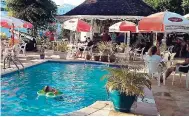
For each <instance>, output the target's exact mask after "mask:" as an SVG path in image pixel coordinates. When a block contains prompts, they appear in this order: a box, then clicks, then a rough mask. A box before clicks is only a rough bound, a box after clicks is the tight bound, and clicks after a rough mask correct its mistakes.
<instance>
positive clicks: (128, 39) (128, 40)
mask: <svg viewBox="0 0 189 117" xmlns="http://www.w3.org/2000/svg"><path fill="white" fill-rule="evenodd" d="M130 34H131V33H130V31H128V32H127V46H128V47H129V45H130V40H131V38H130Z"/></svg>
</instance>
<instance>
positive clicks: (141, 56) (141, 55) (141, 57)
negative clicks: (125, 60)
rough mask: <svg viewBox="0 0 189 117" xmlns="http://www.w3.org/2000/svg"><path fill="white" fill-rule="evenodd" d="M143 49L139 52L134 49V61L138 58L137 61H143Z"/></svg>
mask: <svg viewBox="0 0 189 117" xmlns="http://www.w3.org/2000/svg"><path fill="white" fill-rule="evenodd" d="M144 49H145V47H144V48H142V49H141V50H138V49H136V50H135V51H134V59H135V60H136V58H139V59H141V60H143V52H144ZM138 51H141V53H140V54H138V53H137V52H138Z"/></svg>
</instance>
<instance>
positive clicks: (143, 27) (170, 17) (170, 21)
mask: <svg viewBox="0 0 189 117" xmlns="http://www.w3.org/2000/svg"><path fill="white" fill-rule="evenodd" d="M138 29H139V30H140V31H148V32H149V31H156V32H188V31H189V21H188V20H187V19H186V18H184V17H183V16H181V15H179V14H177V13H173V12H168V11H165V12H159V13H155V14H152V15H150V16H147V17H144V18H142V20H140V21H139V23H138Z"/></svg>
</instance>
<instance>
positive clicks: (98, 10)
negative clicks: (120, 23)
mask: <svg viewBox="0 0 189 117" xmlns="http://www.w3.org/2000/svg"><path fill="white" fill-rule="evenodd" d="M155 12H156V10H154V9H153V8H152V7H150V6H148V5H147V4H146V3H145V2H143V1H142V0H85V1H84V2H83V3H82V4H80V5H79V6H77V7H75V8H74V9H72V10H71V11H69V12H68V13H66V14H65V15H64V16H71V15H106V16H117V15H119V16H148V15H150V14H153V13H155Z"/></svg>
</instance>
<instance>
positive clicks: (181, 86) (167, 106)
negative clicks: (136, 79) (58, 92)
mask: <svg viewBox="0 0 189 117" xmlns="http://www.w3.org/2000/svg"><path fill="white" fill-rule="evenodd" d="M19 59H20V60H21V62H22V63H23V64H24V66H25V68H26V67H29V66H33V65H35V64H40V63H42V62H45V61H47V60H49V59H45V60H41V59H39V55H38V54H36V53H29V54H27V56H26V57H20V58H19ZM50 60H55V61H64V60H60V59H58V58H56V56H54V58H53V57H51V58H50ZM76 61H78V60H76ZM19 67H20V68H21V66H19ZM2 68H3V62H2V61H1V75H2V74H6V73H10V72H13V71H16V70H17V68H16V67H15V65H11V68H7V69H2ZM171 80H172V76H170V77H169V78H168V80H167V81H166V85H165V86H160V87H158V86H157V81H156V80H154V79H153V80H152V91H149V90H146V91H145V92H146V98H145V99H146V100H144V101H145V102H142V101H141V100H140V99H138V101H137V103H135V104H134V105H133V107H132V111H131V113H120V112H116V111H114V109H113V104H112V103H111V102H109V101H97V102H95V103H94V104H92V105H90V106H89V107H86V108H83V109H81V110H78V111H76V112H72V113H69V114H66V115H67V116H80V115H83V116H138V115H151V116H153V115H161V116H165V115H166V116H176V115H177V116H188V115H189V98H188V97H189V89H186V88H185V77H184V76H183V77H182V81H181V83H179V77H178V75H177V76H176V78H175V80H176V81H175V84H174V85H173V86H172V84H171ZM154 100H155V101H154Z"/></svg>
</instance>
